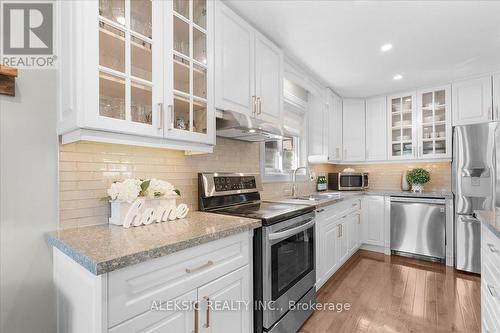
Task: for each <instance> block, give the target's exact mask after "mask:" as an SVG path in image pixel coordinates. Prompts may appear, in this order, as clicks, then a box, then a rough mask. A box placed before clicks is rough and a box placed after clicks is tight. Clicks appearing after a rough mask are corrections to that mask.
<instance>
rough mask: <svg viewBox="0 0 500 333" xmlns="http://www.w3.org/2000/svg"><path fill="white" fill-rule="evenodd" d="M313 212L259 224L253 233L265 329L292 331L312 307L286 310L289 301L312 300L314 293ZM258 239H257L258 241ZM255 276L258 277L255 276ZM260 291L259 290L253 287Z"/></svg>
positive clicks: (269, 330)
mask: <svg viewBox="0 0 500 333" xmlns="http://www.w3.org/2000/svg"><path fill="white" fill-rule="evenodd" d="M314 230H315V214H314V212H310V213H307V214H304V215H301V216H298V217H295V218H293V219H290V220H285V221H283V222H280V223H277V224H273V225H271V226H268V227H262V230H261V234H260V235H256V241H257V242H256V245H257V246H258V245H259V244H260V246H261V248H260V250H261V251H262V255H261V256H255V257H254V258H262V262H261V263H260V265H259V264H257V267H258V268H257V269H258V270H260V271H261V272H260V273H259V272H257V274H262V276H261V281H262V286H261V287H262V291H261V295H262V298H261V299H260V300H259V301H262V304H267V305H269V304H272V305H273V306H272V308H267V309H264V310H263V311H262V317H261V318H262V327H263V329H264V331H267V332H273V333H274V332H295V330H297V329H298V328H299V327H300V326H299V327H294V325H295V324H296V323H302V322H303V320H305V318H307V317H309V315H310V313H311V312H312V311H307V310H303V311H290V310H289V302H290V301H293V302H296V303H302V302H305V303H314V297H315V289H314V288H315V287H314V285H315V281H316V270H315V253H314V251H315V233H314ZM259 240H261V241H259ZM256 278H258V277H257V276H256ZM256 293H257V294H259V293H260V291H259V290H257V291H256Z"/></svg>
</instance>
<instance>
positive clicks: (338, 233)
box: [337, 224, 342, 238]
mask: <svg viewBox="0 0 500 333" xmlns="http://www.w3.org/2000/svg"><path fill="white" fill-rule="evenodd" d="M341 227H342V225H341V224H339V227H338V229H337V238H340V236H341V235H340V228H341Z"/></svg>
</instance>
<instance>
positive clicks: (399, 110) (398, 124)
mask: <svg viewBox="0 0 500 333" xmlns="http://www.w3.org/2000/svg"><path fill="white" fill-rule="evenodd" d="M413 103H414V97H413V96H412V95H406V96H397V97H391V98H390V105H389V108H390V117H389V119H390V120H389V121H390V131H391V134H390V138H391V139H390V141H391V146H390V149H389V150H390V157H391V158H392V159H405V158H406V159H408V158H412V157H413V154H414V151H415V150H414V149H415V147H414V144H415V143H414V126H413V123H414V112H413V110H414V107H413Z"/></svg>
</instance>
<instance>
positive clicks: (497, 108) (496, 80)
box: [493, 74, 500, 120]
mask: <svg viewBox="0 0 500 333" xmlns="http://www.w3.org/2000/svg"><path fill="white" fill-rule="evenodd" d="M493 109H494V117H495V120H500V74H497V75H494V76H493Z"/></svg>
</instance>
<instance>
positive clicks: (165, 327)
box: [109, 289, 198, 333]
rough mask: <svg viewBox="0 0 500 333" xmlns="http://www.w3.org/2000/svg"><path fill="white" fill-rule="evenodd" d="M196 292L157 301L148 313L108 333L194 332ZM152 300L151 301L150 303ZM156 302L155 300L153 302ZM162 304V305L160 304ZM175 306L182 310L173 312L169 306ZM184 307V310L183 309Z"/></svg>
mask: <svg viewBox="0 0 500 333" xmlns="http://www.w3.org/2000/svg"><path fill="white" fill-rule="evenodd" d="M197 296H198V293H197V290H196V289H194V290H192V291H190V292H188V293H186V294H184V295H182V296H180V297H178V298H176V299H174V300H158V302H157V303H155V304H152V306H151V309H152V310H150V311H147V312H146V313H143V314H140V315H138V316H137V317H134V318H132V319H130V320H127V321H125V322H123V323H121V324H119V325H117V326H115V327H113V328H111V329H110V330H109V332H110V333H134V332H137V333H139V332H151V333H161V332H178V333H191V332H193V331H194V324H195V312H194V308H195V306H196V304H195V303H196V302H197ZM152 301H153V300H151V302H152ZM154 301H156V300H154ZM160 301H161V302H163V304H161V303H160ZM173 304H177V305H178V306H179V307H181V306H182V307H183V309H180V310H177V311H174V310H171V308H170V307H171V306H173ZM184 307H185V308H184Z"/></svg>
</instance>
